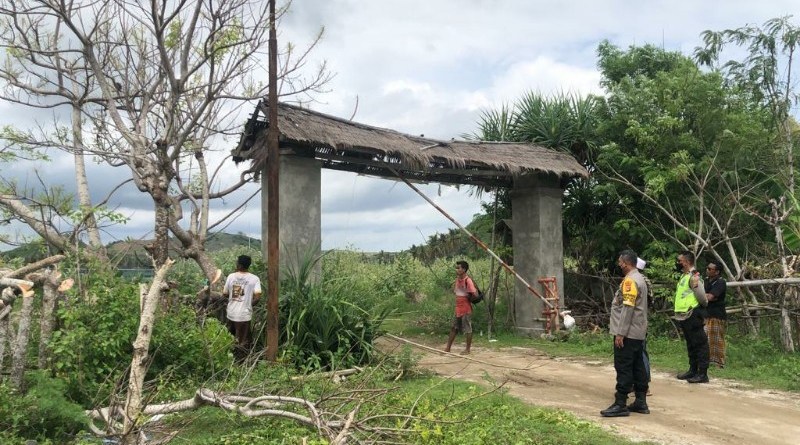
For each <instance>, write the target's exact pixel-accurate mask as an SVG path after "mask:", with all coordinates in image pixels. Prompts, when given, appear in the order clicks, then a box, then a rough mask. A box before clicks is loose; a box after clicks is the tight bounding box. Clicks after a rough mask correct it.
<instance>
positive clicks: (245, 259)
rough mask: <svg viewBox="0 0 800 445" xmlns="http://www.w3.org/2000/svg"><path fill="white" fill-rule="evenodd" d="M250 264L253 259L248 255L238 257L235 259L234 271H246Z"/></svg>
mask: <svg viewBox="0 0 800 445" xmlns="http://www.w3.org/2000/svg"><path fill="white" fill-rule="evenodd" d="M252 262H253V259H252V258H250V257H249V256H248V255H239V258H236V270H247V269H249V268H250V264H251V263H252Z"/></svg>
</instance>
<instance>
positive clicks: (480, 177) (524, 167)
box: [233, 102, 587, 187]
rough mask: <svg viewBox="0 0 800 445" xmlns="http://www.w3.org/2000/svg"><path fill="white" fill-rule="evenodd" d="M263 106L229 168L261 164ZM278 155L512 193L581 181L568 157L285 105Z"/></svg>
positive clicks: (264, 123) (263, 151)
mask: <svg viewBox="0 0 800 445" xmlns="http://www.w3.org/2000/svg"><path fill="white" fill-rule="evenodd" d="M267 111H268V109H267V106H266V102H262V103H261V104H260V105H259V106H258V108H257V109H256V111H255V112H254V113H253V117H252V118H251V119H250V121H249V122H248V123H247V125H246V126H245V132H244V133H243V134H242V137H241V139H240V141H239V145H238V146H237V148H236V149H235V150H233V157H234V161H236V162H241V161H244V160H246V159H249V160H252V161H253V162H255V163H257V164H259V165H260V164H262V163H263V162H265V161H266V152H267V150H266V128H267V126H268V123H267V121H266V118H262V117H261V116H266V115H267ZM278 129H279V130H280V146H281V149H282V153H292V154H294V155H299V156H309V157H312V156H313V157H314V158H316V159H319V160H320V161H322V162H323V167H324V168H331V169H337V170H345V171H352V172H356V173H361V174H366V175H372V176H381V177H387V178H395V177H396V176H395V174H394V173H392V169H394V170H395V171H398V172H399V173H400V174H401V175H403V176H405V177H406V178H408V179H415V180H420V181H433V182H442V183H451V184H471V185H486V186H505V187H508V186H511V185H512V183H513V177H514V176H517V175H522V174H525V173H549V174H553V175H556V176H558V177H560V178H562V179H568V178H571V177H576V176H586V175H587V172H586V169H585V168H584V167H583V166H581V165H580V164H579V163H578V162H577V161H576V160H575V158H573V157H572V156H571V155H570V154H568V153H565V152H560V151H556V150H551V149H548V148H544V147H540V146H537V145H532V144H517V143H502V142H484V141H480V142H473V141H455V140H453V141H449V142H446V141H437V140H434V139H429V138H424V137H417V136H411V135H408V134H403V133H400V132H397V131H394V130H389V129H385V128H378V127H373V126H369V125H364V124H359V123H356V122H352V121H348V120H345V119H341V118H337V117H334V116H330V115H326V114H322V113H318V112H315V111H311V110H308V109H304V108H300V107H297V106H293V105H288V104H280V105H279V109H278Z"/></svg>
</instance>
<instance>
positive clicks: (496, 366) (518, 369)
mask: <svg viewBox="0 0 800 445" xmlns="http://www.w3.org/2000/svg"><path fill="white" fill-rule="evenodd" d="M383 335H385V336H387V337H389V338H391V339H393V340H397V341H399V342H401V343H407V344H409V345H411V346H414V347H416V348H420V349H424V350H426V351H430V352H435V353H437V354H440V355H445V356H448V357H453V358H460V359H464V360H468V361H470V362H475V363H480V364H482V365H488V366H493V367H495V368H502V369H513V370H515V371H527V370H529V369H535V368H541V367H542V366H544V365H538V366H533V365H529V366H526V367H524V368H515V367H513V366H503V365H498V364H497V363H492V362H485V361H483V360H478V359H476V358H472V357H470V356H468V355H461V354H454V353H452V352H445V351H440V350H438V349H436V348H431V347H430V346H425V345H422V344H419V343H415V342H413V341H411V340H409V339H406V338H403V337H398V336H396V335H392V334H383Z"/></svg>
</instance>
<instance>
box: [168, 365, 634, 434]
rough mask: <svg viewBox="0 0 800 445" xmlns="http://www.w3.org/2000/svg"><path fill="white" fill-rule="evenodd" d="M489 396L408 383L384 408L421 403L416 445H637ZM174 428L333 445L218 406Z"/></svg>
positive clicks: (439, 383) (420, 381)
mask: <svg viewBox="0 0 800 445" xmlns="http://www.w3.org/2000/svg"><path fill="white" fill-rule="evenodd" d="M386 385H388V383H384V384H383V386H384V387H385V386H386ZM394 385H396V384H394ZM486 391H487V388H486V387H482V386H481V385H475V384H469V383H465V382H459V381H453V380H443V379H441V378H439V377H421V378H415V379H412V380H405V381H401V382H400V383H399V385H398V386H397V387H396V390H394V391H392V392H391V393H389V395H388V396H387V397H386V399H384V400H383V401H382V402H381V406H380V407H379V408H378V409H380V411H382V412H394V413H406V412H408V411H409V409H411V407H412V406H414V405H415V403H416V408H415V413H414V414H415V415H416V416H418V417H419V418H421V419H424V420H415V421H413V422H411V423H410V425H409V427H410V429H412V430H413V432H411V433H410V434H409V435H408V436H406V437H405V438H404V443H409V444H426V445H451V444H452V445H473V444H474V445H478V444H490V443H496V444H542V445H548V444H552V445H562V444H574V445H578V444H596V445H604V444H609V445H611V444H630V443H633V442H629V441H627V440H625V439H623V438H620V437H618V436H616V435H614V434H612V433H610V432H607V431H605V430H603V429H602V428H601V427H600V426H598V425H597V424H595V423H593V422H589V421H585V420H581V419H578V418H577V417H575V416H574V415H573V414H571V413H569V412H566V411H562V410H553V409H545V408H538V407H532V406H529V405H526V404H525V403H522V402H520V401H519V400H517V399H515V398H513V397H510V396H508V395H507V394H505V393H504V392H503V391H495V392H492V393H490V394H484V393H485V392H486ZM421 394H424V396H423V397H422V398H420V397H419V396H420V395H421ZM418 399H419V402H416V401H417V400H418ZM171 424H172V425H173V427H174V428H176V429H179V431H180V432H179V434H178V435H177V436H176V437H175V439H174V440H173V442H172V443H176V444H180V443H192V444H200V445H204V444H229V445H244V444H256V443H271V444H299V443H302V440H303V438H306V439H307V440H308V443H311V444H323V443H326V442H324V441H320V440H319V438H318V436H317V433H316V431H313V430H311V429H309V428H305V427H303V426H300V425H298V424H296V423H294V422H292V421H289V420H278V419H274V418H244V417H242V416H238V415H236V414H231V413H226V412H223V411H222V410H220V409H217V408H203V409H201V410H198V411H194V412H191V413H186V414H183V415H181V416H177V417H174V418H173V419H172V420H171ZM386 426H397V424H394V423H389V424H387V425H386Z"/></svg>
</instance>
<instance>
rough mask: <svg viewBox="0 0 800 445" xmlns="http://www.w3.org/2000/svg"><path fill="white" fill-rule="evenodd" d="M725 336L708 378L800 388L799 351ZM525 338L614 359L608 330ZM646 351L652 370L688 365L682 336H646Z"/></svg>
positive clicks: (558, 350) (550, 348)
mask: <svg viewBox="0 0 800 445" xmlns="http://www.w3.org/2000/svg"><path fill="white" fill-rule="evenodd" d="M727 340H728V349H727V364H726V366H725V368H723V369H718V368H712V369H710V370H709V374H710V376H711V378H723V379H732V380H736V381H739V382H744V383H747V384H750V385H753V386H754V387H757V388H772V389H781V390H789V391H800V354H797V353H795V354H785V353H782V352H780V351H778V350H777V349H776V348H775V346H774V345H773V344H772V342H770V341H769V340H767V339H752V338H750V337H746V336H730V337H728V339H727ZM525 342H526V343H527V345H528V346H532V347H535V348H537V349H540V350H542V351H544V352H546V353H548V354H552V355H561V356H582V357H591V358H601V359H605V360H608V361H609V362H612V361H613V353H612V349H611V336H610V335H608V334H607V333H606V334H571V335H570V336H569V338H568V339H567V340H566V341H550V340H544V339H541V338H535V339H528V340H525ZM514 343H516V344H518V341H516V340H515V341H513V342H511V343H510V344H514ZM497 344H502V343H501V342H498V343H497ZM647 351H648V354H649V355H650V363H651V366H652V368H653V370H654V371H661V372H668V373H676V374H677V373H679V372H683V371H685V370H686V369H687V368H688V363H689V362H688V358H687V356H686V344H685V343H684V342H683V340H679V339H673V338H667V337H649V338H648V339H647Z"/></svg>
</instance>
